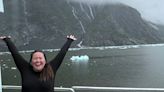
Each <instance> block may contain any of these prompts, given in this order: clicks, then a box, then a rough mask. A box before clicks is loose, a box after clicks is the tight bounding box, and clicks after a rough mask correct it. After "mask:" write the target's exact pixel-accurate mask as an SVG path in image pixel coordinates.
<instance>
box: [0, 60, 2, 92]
mask: <svg viewBox="0 0 164 92" xmlns="http://www.w3.org/2000/svg"><path fill="white" fill-rule="evenodd" d="M0 92H2V74H1V62H0Z"/></svg>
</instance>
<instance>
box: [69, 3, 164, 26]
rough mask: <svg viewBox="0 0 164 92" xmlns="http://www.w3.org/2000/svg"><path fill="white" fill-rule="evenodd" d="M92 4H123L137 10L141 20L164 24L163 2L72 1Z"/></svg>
mask: <svg viewBox="0 0 164 92" xmlns="http://www.w3.org/2000/svg"><path fill="white" fill-rule="evenodd" d="M72 1H78V2H79V1H81V2H87V3H92V4H108V3H117V2H119V3H123V4H126V5H129V6H131V7H133V8H135V9H137V10H138V11H139V12H140V13H141V16H142V18H144V19H146V20H148V21H151V22H153V23H156V24H164V5H163V4H164V0H72Z"/></svg>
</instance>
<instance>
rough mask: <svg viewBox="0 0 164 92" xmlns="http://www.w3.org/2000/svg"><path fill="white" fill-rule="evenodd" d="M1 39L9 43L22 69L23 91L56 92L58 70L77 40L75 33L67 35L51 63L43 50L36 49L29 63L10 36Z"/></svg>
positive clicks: (20, 69)
mask: <svg viewBox="0 0 164 92" xmlns="http://www.w3.org/2000/svg"><path fill="white" fill-rule="evenodd" d="M0 39H1V40H4V42H5V43H6V44H7V46H8V49H9V51H10V52H11V54H12V56H13V59H14V62H15V64H16V66H17V68H18V70H19V71H20V74H21V79H22V92H54V83H55V75H56V72H57V70H58V68H59V66H60V65H61V63H62V61H63V58H64V56H65V54H66V52H67V51H68V48H69V47H70V45H71V43H72V41H74V40H76V38H75V37H74V36H73V35H70V36H67V41H66V43H65V44H64V46H63V47H62V48H61V50H60V52H59V53H58V55H57V56H56V57H55V58H54V59H52V60H51V61H50V62H49V63H48V62H47V60H46V56H45V54H44V53H43V52H42V51H39V50H35V51H34V52H33V53H31V59H30V62H29V63H28V62H27V61H26V60H25V59H24V58H23V57H22V56H21V55H20V54H19V52H18V50H17V49H16V47H15V45H14V44H13V43H12V41H11V40H10V39H11V37H10V36H0Z"/></svg>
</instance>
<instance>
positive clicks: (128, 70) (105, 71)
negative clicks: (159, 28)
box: [0, 44, 164, 92]
mask: <svg viewBox="0 0 164 92" xmlns="http://www.w3.org/2000/svg"><path fill="white" fill-rule="evenodd" d="M44 51H45V52H46V55H47V58H48V60H51V59H52V58H53V57H55V56H56V54H57V53H58V50H53V49H49V50H44ZM30 52H31V51H22V52H20V53H21V55H22V56H23V57H24V58H25V59H26V60H27V61H28V60H29V57H30ZM81 55H87V56H88V57H89V61H74V62H72V61H71V60H70V58H71V57H72V56H81ZM0 61H1V67H2V81H3V85H21V80H20V74H19V71H18V70H17V68H16V67H15V64H14V62H13V59H12V57H11V55H10V54H9V53H8V52H1V53H0ZM163 70H164V45H163V44H155V45H130V46H110V47H94V48H93V47H87V48H83V49H79V48H71V49H70V50H69V51H68V53H67V54H66V56H65V59H64V61H63V63H62V65H61V67H60V69H59V70H58V72H57V75H56V83H55V86H56V87H70V88H71V87H72V86H92V87H127V88H131V87H132V88H164V85H163V84H164V71H163ZM3 92H20V90H6V89H5V90H3ZM67 92H68V91H67ZM76 92H158V91H153V90H152V91H130V90H129V91H128V90H126V91H123V90H120V91H119V90H76Z"/></svg>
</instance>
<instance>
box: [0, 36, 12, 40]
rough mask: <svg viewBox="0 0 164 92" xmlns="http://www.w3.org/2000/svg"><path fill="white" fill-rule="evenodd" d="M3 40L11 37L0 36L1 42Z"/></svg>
mask: <svg viewBox="0 0 164 92" xmlns="http://www.w3.org/2000/svg"><path fill="white" fill-rule="evenodd" d="M5 38H11V36H0V40H3V39H5Z"/></svg>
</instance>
